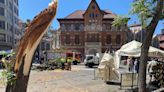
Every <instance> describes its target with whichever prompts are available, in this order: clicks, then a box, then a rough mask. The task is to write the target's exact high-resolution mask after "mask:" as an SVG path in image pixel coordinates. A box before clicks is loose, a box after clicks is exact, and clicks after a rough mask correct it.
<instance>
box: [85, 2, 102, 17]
mask: <svg viewBox="0 0 164 92" xmlns="http://www.w3.org/2000/svg"><path fill="white" fill-rule="evenodd" d="M102 15H103V13H102V12H101V9H100V7H99V6H98V4H97V2H96V0H92V1H91V3H90V4H89V6H88V8H87V10H86V12H85V13H84V17H88V18H93V19H95V18H98V17H102Z"/></svg>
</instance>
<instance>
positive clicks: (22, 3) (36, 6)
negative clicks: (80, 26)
mask: <svg viewBox="0 0 164 92" xmlns="http://www.w3.org/2000/svg"><path fill="white" fill-rule="evenodd" d="M90 1H91V0H59V7H58V11H57V16H56V18H64V17H65V16H67V15H69V14H70V13H72V12H74V11H75V10H85V9H86V8H87V7H88V5H89V3H90ZM132 1H133V0H97V2H98V4H99V6H100V8H101V9H109V10H111V11H112V12H114V13H116V14H118V15H127V14H128V11H129V10H130V8H131V3H132ZM50 2H51V0H19V16H20V18H21V19H22V20H23V21H26V19H33V17H34V16H36V15H37V14H38V13H39V12H40V11H41V10H43V9H44V8H46V7H47V6H48V4H49V3H50ZM130 17H131V20H130V21H129V24H132V23H134V22H135V21H136V22H138V20H137V18H135V17H134V16H130ZM56 18H55V19H54V22H53V24H52V25H53V28H55V29H56V28H58V27H59V24H58V21H57V20H56ZM163 22H164V21H163ZM163 26H164V25H162V21H160V23H159V24H158V26H157V28H156V31H155V34H159V33H160V32H161V29H162V28H163Z"/></svg>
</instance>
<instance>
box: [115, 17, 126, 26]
mask: <svg viewBox="0 0 164 92" xmlns="http://www.w3.org/2000/svg"><path fill="white" fill-rule="evenodd" d="M128 20H129V18H127V17H125V16H117V17H115V18H114V21H113V22H112V26H121V25H123V24H127V22H128Z"/></svg>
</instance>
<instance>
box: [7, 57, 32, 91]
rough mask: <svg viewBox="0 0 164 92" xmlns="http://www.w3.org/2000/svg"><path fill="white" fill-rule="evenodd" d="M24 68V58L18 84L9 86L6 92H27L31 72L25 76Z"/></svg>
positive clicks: (18, 75) (17, 80)
mask: <svg viewBox="0 0 164 92" xmlns="http://www.w3.org/2000/svg"><path fill="white" fill-rule="evenodd" d="M31 65H32V63H31ZM30 67H31V66H30ZM23 68H24V58H23V61H22V64H21V66H20V69H19V71H18V74H17V79H16V82H15V83H14V84H13V85H11V84H8V85H7V87H6V92H26V90H27V85H28V79H29V75H30V71H29V74H28V75H27V76H24V74H23Z"/></svg>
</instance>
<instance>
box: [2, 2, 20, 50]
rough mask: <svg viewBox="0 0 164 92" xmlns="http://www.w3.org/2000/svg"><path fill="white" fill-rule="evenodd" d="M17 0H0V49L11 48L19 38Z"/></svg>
mask: <svg viewBox="0 0 164 92" xmlns="http://www.w3.org/2000/svg"><path fill="white" fill-rule="evenodd" d="M18 12H19V11H18V0H1V1H0V30H1V31H0V50H7V49H11V48H13V47H14V45H15V43H16V42H15V41H17V38H19V33H20V32H19V25H18V21H19V20H18V16H19V14H18Z"/></svg>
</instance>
